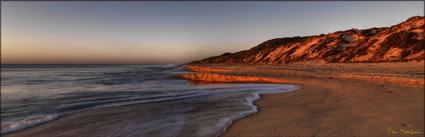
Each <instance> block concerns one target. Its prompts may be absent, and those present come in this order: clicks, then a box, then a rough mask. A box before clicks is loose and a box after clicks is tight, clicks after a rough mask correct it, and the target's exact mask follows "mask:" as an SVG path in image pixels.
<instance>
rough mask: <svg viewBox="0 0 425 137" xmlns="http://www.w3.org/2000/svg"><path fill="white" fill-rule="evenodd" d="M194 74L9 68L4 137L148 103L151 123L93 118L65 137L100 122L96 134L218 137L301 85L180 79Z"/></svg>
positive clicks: (141, 68) (4, 75)
mask: <svg viewBox="0 0 425 137" xmlns="http://www.w3.org/2000/svg"><path fill="white" fill-rule="evenodd" d="M186 73H192V72H187V71H185V70H184V69H182V66H179V65H172V64H170V65H2V68H1V125H2V127H1V134H2V135H4V134H13V133H17V132H25V130H27V129H30V128H31V127H36V126H40V125H43V124H45V123H49V122H55V120H57V119H61V118H64V117H67V116H70V115H75V114H77V113H82V112H88V111H92V110H96V109H101V108H109V107H113V108H116V109H119V108H120V107H124V106H129V105H135V104H145V106H146V107H144V108H140V110H146V111H142V112H140V113H143V119H144V122H137V121H135V120H136V119H140V118H138V116H134V115H131V117H128V118H125V119H121V118H120V119H119V120H118V119H117V123H124V124H117V126H118V125H120V127H114V123H113V122H112V123H106V122H104V123H102V121H91V122H86V123H83V124H84V125H79V126H81V129H78V127H75V128H74V130H73V132H71V131H70V132H63V133H62V135H64V134H65V135H69V136H90V135H88V134H86V132H74V131H78V130H92V129H87V128H85V129H83V127H87V126H88V125H96V127H95V128H93V130H92V131H93V132H98V133H102V134H103V136H120V137H126V136H141V137H143V136H163V137H176V136H197V137H215V136H218V135H220V134H221V133H223V132H224V131H225V130H226V127H228V126H229V125H230V124H231V123H232V121H234V120H237V119H240V118H242V117H244V116H247V115H249V114H253V113H255V112H257V111H258V110H257V107H256V106H254V105H253V102H254V101H255V100H257V99H259V98H260V96H259V95H260V94H273V93H282V92H289V91H293V90H295V89H298V88H299V87H298V86H296V85H289V84H255V83H243V84H192V83H191V82H189V81H187V80H184V79H179V78H175V77H174V76H176V75H180V74H186ZM147 108H154V109H149V111H147V110H148V109H147ZM136 109H137V108H136ZM123 113H124V112H123ZM96 115H97V114H96ZM96 115H95V116H96ZM100 115H101V114H99V117H100ZM140 117H141V116H140ZM109 120H111V119H109ZM125 123H131V124H125ZM127 126H128V127H127ZM105 127H113V128H112V129H113V130H110V128H105ZM130 129H131V130H130ZM85 134H86V135H85Z"/></svg>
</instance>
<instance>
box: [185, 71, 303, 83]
mask: <svg viewBox="0 0 425 137" xmlns="http://www.w3.org/2000/svg"><path fill="white" fill-rule="evenodd" d="M179 77H181V78H184V79H187V80H190V81H192V82H194V83H301V82H299V81H295V80H291V81H290V80H283V79H272V78H264V77H252V76H236V75H222V74H215V73H192V74H183V75H179Z"/></svg>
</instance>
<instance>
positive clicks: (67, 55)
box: [1, 1, 424, 64]
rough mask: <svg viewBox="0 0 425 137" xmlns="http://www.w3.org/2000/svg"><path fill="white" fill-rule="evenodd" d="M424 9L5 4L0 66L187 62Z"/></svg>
mask: <svg viewBox="0 0 425 137" xmlns="http://www.w3.org/2000/svg"><path fill="white" fill-rule="evenodd" d="M423 11H424V3H423V1H417V2H413V1H410V2H371V1H365V2H359V1H357V2H329V1H328V2H310V1H304V2H289V1H276V2H242V1H237V2H235V1H234V2H188V1H186V2H146V1H145V2H143V1H140V2H118V1H116V2H113V1H110V2H105V1H93V2H79V1H71V2H47V1H44V2H42V1H39V2H28V1H25V2H2V8H1V14H2V24H1V25H2V30H1V33H2V35H1V37H2V43H1V44H2V45H1V46H2V63H124V64H125V63H136V64H143V63H185V62H189V61H193V60H198V59H202V58H205V57H209V56H215V55H219V54H222V53H224V52H236V51H240V50H245V49H249V48H251V47H253V46H256V45H257V44H259V43H261V42H263V41H266V40H268V39H273V38H278V37H291V36H307V35H317V34H321V33H325V34H326V33H329V32H334V31H339V30H346V29H351V28H359V29H365V28H371V27H386V26H391V25H395V24H398V23H400V22H402V21H404V20H406V19H407V18H409V17H411V16H418V15H420V16H423Z"/></svg>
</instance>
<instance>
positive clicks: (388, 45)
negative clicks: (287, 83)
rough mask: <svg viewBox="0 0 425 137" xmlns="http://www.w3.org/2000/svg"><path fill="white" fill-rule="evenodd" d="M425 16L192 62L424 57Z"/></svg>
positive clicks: (268, 43)
mask: <svg viewBox="0 0 425 137" xmlns="http://www.w3.org/2000/svg"><path fill="white" fill-rule="evenodd" d="M424 19H425V18H424V17H419V16H415V17H411V18H409V19H407V20H406V21H405V22H402V23H400V24H397V25H394V26H391V27H385V28H371V29H366V30H356V29H351V30H346V31H338V32H334V33H330V34H327V35H324V34H322V35H316V36H306V37H291V38H277V39H272V40H268V41H265V42H263V43H261V44H260V45H258V46H256V47H253V48H251V49H249V50H245V51H240V52H236V53H225V54H222V55H220V56H216V57H210V58H206V59H203V60H200V61H194V62H192V63H191V64H283V63H292V62H302V61H319V62H390V61H412V60H423V59H424V55H425V53H424V49H425V40H424V27H425V25H424Z"/></svg>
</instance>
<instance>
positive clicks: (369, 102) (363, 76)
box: [200, 62, 424, 137]
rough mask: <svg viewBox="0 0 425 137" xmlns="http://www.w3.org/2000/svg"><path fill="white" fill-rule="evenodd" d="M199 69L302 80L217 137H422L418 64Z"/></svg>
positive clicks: (421, 70)
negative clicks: (290, 90)
mask: <svg viewBox="0 0 425 137" xmlns="http://www.w3.org/2000/svg"><path fill="white" fill-rule="evenodd" d="M200 67H203V68H204V69H202V70H203V72H204V73H205V72H209V73H220V74H223V75H244V76H260V77H266V78H278V79H285V80H288V81H290V80H294V81H302V84H301V85H302V86H303V88H302V89H300V90H297V91H295V92H289V93H283V94H272V95H263V96H262V98H261V99H260V100H259V101H256V102H255V104H256V105H257V106H259V110H260V111H259V112H258V113H255V114H253V115H250V116H248V117H246V118H243V119H240V120H237V121H235V122H234V123H233V124H232V125H231V126H230V127H229V128H228V129H227V131H226V132H225V133H224V134H222V135H221V136H222V137H247V136H249V137H266V136H268V137H276V136H279V137H281V136H282V137H283V136H423V135H424V88H423V85H424V83H423V82H424V81H423V80H424V63H423V62H410V63H379V64H376V63H360V64H315V63H302V64H301V63H299V64H290V65H202V66H200ZM207 68H211V70H227V71H218V72H214V71H212V72H211V71H208V69H207Z"/></svg>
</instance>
